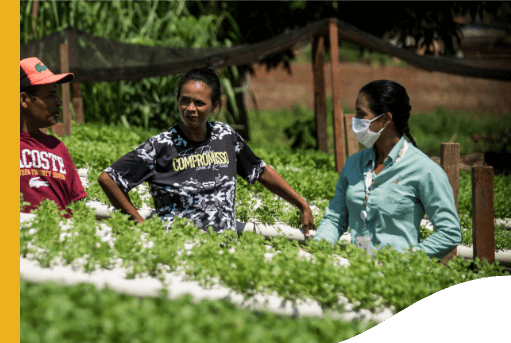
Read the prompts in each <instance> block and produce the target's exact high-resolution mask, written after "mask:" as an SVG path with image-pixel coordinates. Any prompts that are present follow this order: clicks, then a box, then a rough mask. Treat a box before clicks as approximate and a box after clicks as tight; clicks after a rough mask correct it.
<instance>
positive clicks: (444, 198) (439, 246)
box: [415, 165, 462, 258]
mask: <svg viewBox="0 0 511 343" xmlns="http://www.w3.org/2000/svg"><path fill="white" fill-rule="evenodd" d="M419 192H420V195H419V196H420V200H421V202H422V204H423V206H424V209H425V211H426V213H427V215H428V217H429V219H430V220H431V223H432V224H433V227H434V230H435V232H434V233H433V234H432V235H430V236H429V237H428V238H426V239H424V240H423V241H422V242H421V243H419V244H418V245H416V246H415V249H421V250H424V251H425V252H426V254H428V256H430V257H433V256H434V257H438V258H442V257H444V256H445V255H446V254H447V253H449V251H451V250H452V249H453V248H454V247H456V246H457V245H458V244H460V243H461V239H462V235H461V226H460V221H459V217H458V213H457V211H456V206H455V204H454V195H453V191H452V188H451V185H450V184H449V179H448V178H447V175H446V174H445V172H444V171H443V170H442V169H441V168H440V167H438V166H437V165H435V166H434V168H433V170H430V172H428V173H427V174H426V175H425V177H424V179H423V181H422V182H421V183H420V185H419Z"/></svg>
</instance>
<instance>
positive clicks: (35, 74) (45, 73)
mask: <svg viewBox="0 0 511 343" xmlns="http://www.w3.org/2000/svg"><path fill="white" fill-rule="evenodd" d="M73 78H74V74H73V73H67V74H57V75H55V74H53V73H52V72H51V71H50V69H48V67H47V66H45V65H44V64H43V62H41V61H40V60H39V59H38V58H37V57H29V58H25V59H23V60H21V61H20V92H23V91H24V90H25V89H27V88H28V87H30V86H36V85H46V84H49V83H66V82H69V81H71V80H73Z"/></svg>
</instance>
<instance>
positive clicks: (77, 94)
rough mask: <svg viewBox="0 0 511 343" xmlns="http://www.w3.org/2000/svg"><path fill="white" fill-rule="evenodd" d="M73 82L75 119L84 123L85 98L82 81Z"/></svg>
mask: <svg viewBox="0 0 511 343" xmlns="http://www.w3.org/2000/svg"><path fill="white" fill-rule="evenodd" d="M72 84H73V109H74V111H75V121H76V122H77V123H83V122H84V118H83V99H82V91H81V89H80V83H78V82H75V81H72Z"/></svg>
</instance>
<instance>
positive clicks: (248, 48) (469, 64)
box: [20, 19, 511, 82]
mask: <svg viewBox="0 0 511 343" xmlns="http://www.w3.org/2000/svg"><path fill="white" fill-rule="evenodd" d="M329 20H330V19H324V20H321V21H317V22H315V23H312V24H310V25H308V26H307V27H304V28H298V29H294V30H289V31H288V32H285V33H282V34H279V35H276V36H275V37H272V38H270V39H267V40H265V41H262V42H258V43H254V44H246V45H239V46H235V47H204V48H167V47H150V46H143V45H137V44H128V43H122V42H119V41H115V40H111V39H106V38H101V37H96V36H93V35H91V34H89V33H86V32H83V31H80V30H78V29H76V28H73V27H68V28H66V29H64V30H62V31H58V32H55V33H52V34H51V35H48V36H46V37H44V38H41V39H38V40H35V41H32V42H29V43H27V44H23V45H22V46H21V49H20V59H23V58H27V57H38V58H39V59H40V60H41V61H43V63H44V64H46V65H47V66H48V67H49V68H50V69H51V70H52V71H53V72H54V73H60V48H59V46H60V44H61V43H66V42H67V43H68V44H69V69H70V71H71V72H73V73H74V74H75V81H77V82H95V81H118V80H135V79H141V78H145V77H154V76H164V75H171V74H180V73H185V72H186V71H188V70H190V69H192V68H197V67H203V66H206V65H208V64H210V65H212V66H213V67H216V68H218V67H225V66H231V65H242V64H250V63H254V62H260V61H263V60H264V59H267V58H270V57H272V56H274V55H275V54H278V53H280V52H283V51H285V50H287V49H290V48H292V47H293V46H295V45H296V44H297V43H302V44H303V43H308V42H311V40H312V39H313V38H314V37H315V36H319V35H327V34H328V23H329ZM337 27H338V29H339V33H338V34H339V39H340V40H341V41H342V40H344V41H350V42H353V43H356V44H359V45H362V46H365V47H368V48H371V49H373V50H375V51H379V52H383V53H386V54H389V55H391V56H395V57H398V58H400V59H402V60H404V61H406V62H407V63H409V64H410V65H413V66H415V67H418V68H422V69H426V70H429V71H440V72H444V73H449V74H456V75H461V76H470V77H478V78H486V79H494V80H505V81H511V62H510V61H508V60H502V59H500V60H499V59H474V58H471V59H465V58H449V57H432V56H418V55H416V54H414V53H412V52H409V51H407V50H405V49H402V48H399V47H396V46H394V45H392V44H390V43H388V42H385V41H384V40H382V39H379V38H376V37H374V36H372V35H370V34H367V33H365V32H363V31H361V30H359V29H357V28H355V27H353V26H351V25H349V24H347V23H345V22H343V21H340V20H337Z"/></svg>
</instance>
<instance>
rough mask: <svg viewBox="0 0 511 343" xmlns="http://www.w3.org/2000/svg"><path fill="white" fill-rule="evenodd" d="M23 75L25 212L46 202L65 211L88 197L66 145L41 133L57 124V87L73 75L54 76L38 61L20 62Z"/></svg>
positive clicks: (23, 183)
mask: <svg viewBox="0 0 511 343" xmlns="http://www.w3.org/2000/svg"><path fill="white" fill-rule="evenodd" d="M20 73H21V74H20V192H21V193H23V198H24V200H25V201H27V202H29V203H30V205H29V206H27V207H25V209H24V211H25V212H27V213H28V212H30V210H32V209H35V208H37V207H38V205H39V203H40V202H41V200H44V199H50V200H53V201H55V202H56V203H57V205H58V206H59V208H60V209H61V210H62V209H64V208H65V207H66V206H67V205H69V204H70V203H71V202H72V201H77V200H79V199H82V198H84V197H86V196H87V193H86V192H85V190H84V189H83V187H82V184H81V182H80V178H79V176H78V173H77V172H76V169H75V166H74V164H73V161H72V160H71V156H69V152H68V151H67V148H66V146H65V145H64V143H62V142H61V141H60V140H58V139H57V138H55V137H54V136H49V135H46V134H44V133H43V132H41V131H40V130H39V129H42V128H47V127H50V126H52V125H54V124H56V123H57V119H58V117H59V116H60V106H62V100H60V98H59V96H58V93H57V84H59V83H65V82H69V81H71V80H72V79H73V77H74V75H73V74H72V73H67V74H58V75H54V74H53V73H52V72H51V71H50V70H49V69H48V67H46V66H45V65H44V64H43V63H42V62H41V61H40V60H39V59H38V58H36V57H30V58H26V59H23V60H21V61H20ZM66 217H69V212H68V214H67V215H66Z"/></svg>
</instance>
